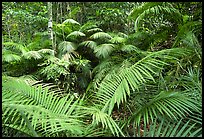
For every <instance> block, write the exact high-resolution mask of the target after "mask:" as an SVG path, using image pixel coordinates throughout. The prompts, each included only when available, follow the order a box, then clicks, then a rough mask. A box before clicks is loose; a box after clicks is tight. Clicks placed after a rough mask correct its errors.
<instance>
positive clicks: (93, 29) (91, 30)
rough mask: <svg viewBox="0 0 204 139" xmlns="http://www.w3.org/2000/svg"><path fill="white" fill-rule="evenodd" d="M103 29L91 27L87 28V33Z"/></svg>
mask: <svg viewBox="0 0 204 139" xmlns="http://www.w3.org/2000/svg"><path fill="white" fill-rule="evenodd" d="M102 31H103V30H102V29H100V28H92V29H89V30H87V33H94V32H102Z"/></svg>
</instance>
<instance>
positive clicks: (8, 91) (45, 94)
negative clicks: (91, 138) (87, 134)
mask: <svg viewBox="0 0 204 139" xmlns="http://www.w3.org/2000/svg"><path fill="white" fill-rule="evenodd" d="M4 79H7V78H5V77H4ZM4 81H5V82H4V83H3V89H2V90H3V94H2V98H3V115H2V118H3V119H4V120H3V121H4V123H3V124H5V125H6V124H9V123H11V122H13V123H11V124H14V125H15V126H18V127H19V128H21V129H24V128H26V122H25V118H21V116H20V115H19V114H18V113H19V112H20V111H21V112H23V113H24V114H25V115H26V117H28V118H27V120H29V121H30V123H31V124H32V127H33V128H34V129H35V131H37V132H41V130H42V131H43V132H41V133H42V135H43V136H53V135H54V134H55V132H61V131H66V130H69V131H70V132H72V133H74V134H81V133H82V132H83V123H82V121H80V120H78V119H77V118H78V117H80V115H78V114H77V112H76V111H75V107H76V105H77V103H78V101H74V97H73V96H71V97H70V96H69V95H67V96H65V97H62V96H61V97H59V96H57V95H56V93H52V92H49V90H48V89H47V88H44V89H42V87H41V86H38V87H34V86H33V87H31V86H30V85H28V84H27V83H26V82H25V81H22V80H19V79H18V80H16V79H15V78H14V79H12V78H10V79H9V80H8V79H7V80H4ZM11 84H12V87H11ZM22 99H23V100H24V101H22ZM17 117H18V118H17ZM59 117H60V118H59ZM16 118H17V119H16ZM12 119H13V120H12ZM19 123H21V124H20V125H19ZM27 123H28V122H27ZM25 132H26V131H25ZM28 134H31V133H28ZM31 135H32V134H31Z"/></svg>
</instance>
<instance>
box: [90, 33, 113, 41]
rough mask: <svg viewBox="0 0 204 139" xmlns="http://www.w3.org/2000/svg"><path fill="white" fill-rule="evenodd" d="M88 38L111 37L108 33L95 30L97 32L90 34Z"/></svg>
mask: <svg viewBox="0 0 204 139" xmlns="http://www.w3.org/2000/svg"><path fill="white" fill-rule="evenodd" d="M90 38H91V39H103V38H106V39H111V38H112V37H111V36H110V35H109V34H108V33H105V32H97V33H94V34H93V35H91V36H90Z"/></svg>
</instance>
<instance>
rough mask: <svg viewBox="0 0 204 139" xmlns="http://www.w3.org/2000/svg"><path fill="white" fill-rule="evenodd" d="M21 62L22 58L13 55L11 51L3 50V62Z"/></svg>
mask: <svg viewBox="0 0 204 139" xmlns="http://www.w3.org/2000/svg"><path fill="white" fill-rule="evenodd" d="M20 60H21V56H19V55H17V54H12V52H11V51H9V50H3V53H2V61H3V62H12V61H20Z"/></svg>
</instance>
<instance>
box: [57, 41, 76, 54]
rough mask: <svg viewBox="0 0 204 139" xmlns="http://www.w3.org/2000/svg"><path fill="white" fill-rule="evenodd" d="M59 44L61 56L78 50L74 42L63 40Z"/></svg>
mask: <svg viewBox="0 0 204 139" xmlns="http://www.w3.org/2000/svg"><path fill="white" fill-rule="evenodd" d="M58 46H59V47H58V50H59V53H60V57H61V56H62V55H65V54H66V53H72V52H74V50H76V45H75V43H73V42H68V41H63V42H61V43H60V44H59V45H58Z"/></svg>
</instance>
